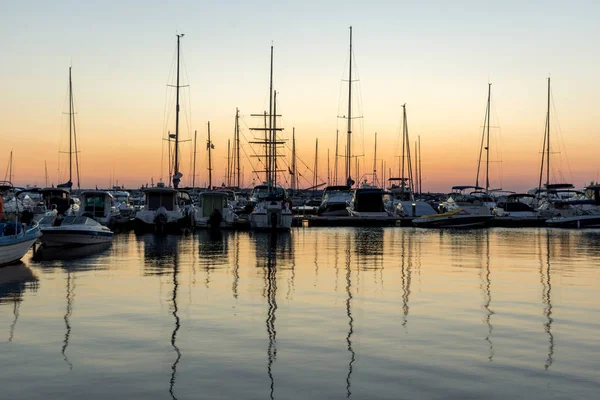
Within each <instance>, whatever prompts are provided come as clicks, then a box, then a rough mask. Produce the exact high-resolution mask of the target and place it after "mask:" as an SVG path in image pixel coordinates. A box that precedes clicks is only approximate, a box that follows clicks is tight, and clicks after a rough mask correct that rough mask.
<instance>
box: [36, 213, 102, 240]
mask: <svg viewBox="0 0 600 400" xmlns="http://www.w3.org/2000/svg"><path fill="white" fill-rule="evenodd" d="M39 225H40V230H41V232H42V234H43V235H42V237H41V238H40V242H41V243H42V245H44V246H46V247H60V246H85V245H92V244H99V243H109V242H111V241H112V239H113V233H112V231H111V230H110V229H108V228H107V227H106V226H103V225H100V224H99V223H98V222H97V221H95V220H93V219H91V218H88V217H75V216H69V217H64V218H62V219H61V218H58V217H56V216H51V215H49V216H45V217H43V218H42V219H41V220H40V222H39Z"/></svg>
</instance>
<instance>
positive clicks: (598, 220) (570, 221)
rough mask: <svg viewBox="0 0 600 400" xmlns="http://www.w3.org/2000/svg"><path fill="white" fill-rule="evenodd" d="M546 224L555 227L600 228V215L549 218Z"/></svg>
mask: <svg viewBox="0 0 600 400" xmlns="http://www.w3.org/2000/svg"><path fill="white" fill-rule="evenodd" d="M546 224H548V226H549V227H553V228H576V229H580V228H600V215H579V216H575V217H557V218H551V219H549V220H547V221H546Z"/></svg>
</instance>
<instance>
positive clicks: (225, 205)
mask: <svg viewBox="0 0 600 400" xmlns="http://www.w3.org/2000/svg"><path fill="white" fill-rule="evenodd" d="M228 198H229V193H228V192H225V191H218V190H212V191H207V192H202V193H199V194H198V202H197V203H196V211H195V216H194V218H195V222H196V227H198V228H211V229H220V228H232V227H233V225H234V224H235V222H236V221H237V220H238V216H237V215H236V214H235V213H234V212H233V208H232V205H231V203H230V202H229V201H228Z"/></svg>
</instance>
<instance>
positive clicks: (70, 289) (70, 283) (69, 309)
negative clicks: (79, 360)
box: [61, 268, 75, 369]
mask: <svg viewBox="0 0 600 400" xmlns="http://www.w3.org/2000/svg"><path fill="white" fill-rule="evenodd" d="M74 278H75V277H73V278H71V269H70V268H67V282H66V284H67V287H66V299H67V305H66V308H65V315H64V317H63V319H64V321H65V338H64V340H63V346H62V349H61V354H62V356H63V359H64V360H65V363H67V365H68V366H69V369H73V364H72V363H71V361H69V357H68V356H67V347H69V338H70V337H71V322H70V319H71V315H72V314H73V300H74V297H75V280H74Z"/></svg>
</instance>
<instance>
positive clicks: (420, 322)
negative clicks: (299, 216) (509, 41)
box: [0, 228, 600, 399]
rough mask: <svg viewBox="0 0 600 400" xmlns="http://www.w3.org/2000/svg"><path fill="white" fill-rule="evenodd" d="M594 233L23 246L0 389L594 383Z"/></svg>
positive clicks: (597, 239)
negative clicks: (49, 248) (30, 251)
mask: <svg viewBox="0 0 600 400" xmlns="http://www.w3.org/2000/svg"><path fill="white" fill-rule="evenodd" d="M599 245H600V232H599V231H566V230H546V229H539V230H538V229H530V230H510V229H490V230H473V231H463V232H460V231H459V232H454V231H432V230H415V229H401V228H389V229H343V228H337V229H309V228H306V229H295V230H293V231H292V232H291V233H289V234H280V235H277V236H273V235H269V234H255V233H247V232H231V233H223V234H222V235H217V236H214V235H213V236H211V235H209V234H208V233H207V232H198V233H196V234H194V235H191V236H186V237H176V236H166V237H160V236H154V235H146V236H135V235H133V234H130V235H128V234H124V235H118V236H115V239H114V243H113V245H112V247H110V248H92V249H84V250H81V249H79V250H76V251H75V252H70V253H68V254H64V253H59V254H57V253H56V252H54V253H53V252H50V253H48V252H46V253H41V254H38V255H37V256H36V258H35V259H31V256H30V255H27V256H26V257H25V259H24V263H21V264H17V265H14V266H9V267H4V268H1V269H0V328H1V329H0V341H1V344H0V348H1V350H2V351H1V353H0V360H1V362H2V366H3V368H2V371H3V372H2V375H1V376H0V387H1V390H2V392H1V393H2V396H0V397H2V398H28V399H36V398H63V399H68V398H73V399H74V398H86V399H94V398H98V399H101V398H102V399H104V398H111V397H112V398H128V399H129V398H143V399H149V398H178V399H186V398H223V399H227V398H256V399H264V398H279V399H305V398H323V399H335V398H347V397H351V398H357V399H367V398H377V399H380V398H381V399H384V398H390V399H396V398H411V399H412V398H425V399H429V398H457V399H463V398H515V397H516V398H547V397H552V396H553V397H556V398H596V396H597V394H598V393H599V390H600V374H599V373H598V370H599V367H600V345H599V341H598V339H599V338H600V313H599V311H598V304H599V300H600V294H599V293H600V291H599V289H600V279H599V277H600V272H599V268H600V262H599V261H600V246H599ZM82 257H83V258H82Z"/></svg>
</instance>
